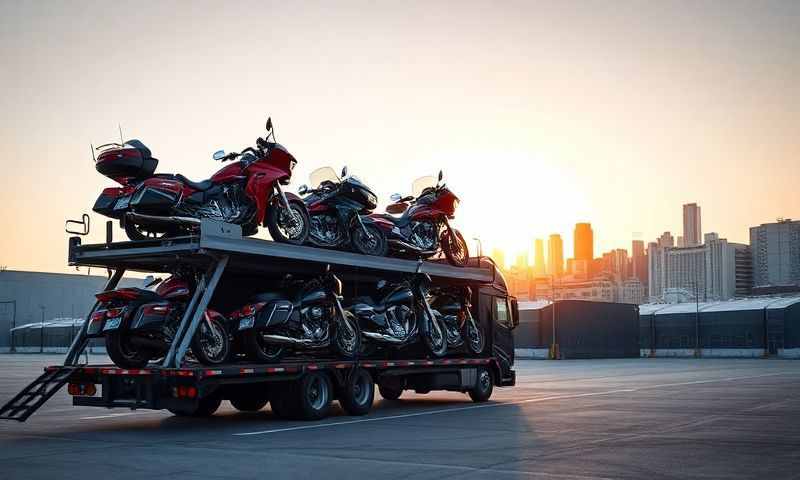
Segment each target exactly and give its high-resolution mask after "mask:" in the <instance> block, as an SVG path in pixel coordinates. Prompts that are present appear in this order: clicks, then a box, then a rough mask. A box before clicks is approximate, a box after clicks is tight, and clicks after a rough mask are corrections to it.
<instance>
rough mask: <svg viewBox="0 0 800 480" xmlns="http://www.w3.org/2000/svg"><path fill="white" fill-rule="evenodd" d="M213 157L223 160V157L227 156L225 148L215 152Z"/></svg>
mask: <svg viewBox="0 0 800 480" xmlns="http://www.w3.org/2000/svg"><path fill="white" fill-rule="evenodd" d="M212 157H213V158H214V160H222V159H223V158H225V150H217V151H216V152H214V155H212Z"/></svg>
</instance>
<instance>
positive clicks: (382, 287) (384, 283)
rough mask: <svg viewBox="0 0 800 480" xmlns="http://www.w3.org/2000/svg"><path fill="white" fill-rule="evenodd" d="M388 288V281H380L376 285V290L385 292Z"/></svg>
mask: <svg viewBox="0 0 800 480" xmlns="http://www.w3.org/2000/svg"><path fill="white" fill-rule="evenodd" d="M385 287H386V280H378V283H376V284H375V288H377V289H378V290H383V289H384V288H385Z"/></svg>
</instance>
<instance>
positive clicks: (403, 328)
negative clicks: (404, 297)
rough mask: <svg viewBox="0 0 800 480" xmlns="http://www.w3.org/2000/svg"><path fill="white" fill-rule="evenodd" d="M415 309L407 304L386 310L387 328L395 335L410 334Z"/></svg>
mask: <svg viewBox="0 0 800 480" xmlns="http://www.w3.org/2000/svg"><path fill="white" fill-rule="evenodd" d="M412 313H413V311H412V310H411V309H410V308H409V307H408V306H406V305H398V306H395V307H391V308H389V309H388V310H387V311H386V329H387V330H388V331H389V332H388V333H390V334H391V335H392V336H393V337H397V338H404V337H405V336H406V335H408V327H409V319H410V317H411V314H412Z"/></svg>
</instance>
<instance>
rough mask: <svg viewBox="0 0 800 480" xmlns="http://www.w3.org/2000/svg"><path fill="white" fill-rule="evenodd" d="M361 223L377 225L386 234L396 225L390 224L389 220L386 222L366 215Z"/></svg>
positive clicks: (383, 219)
mask: <svg viewBox="0 0 800 480" xmlns="http://www.w3.org/2000/svg"><path fill="white" fill-rule="evenodd" d="M361 221H362V222H364V225H367V224H371V225H375V226H376V227H378V228H380V229H381V230H383V231H384V232H391V231H392V228H394V223H392V222H390V221H389V220H386V219H385V218H380V217H371V216H368V215H365V216H362V217H361Z"/></svg>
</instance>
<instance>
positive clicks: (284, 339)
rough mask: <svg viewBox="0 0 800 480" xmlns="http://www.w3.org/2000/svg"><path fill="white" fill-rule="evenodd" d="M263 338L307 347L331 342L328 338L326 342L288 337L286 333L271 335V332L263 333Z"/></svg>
mask: <svg viewBox="0 0 800 480" xmlns="http://www.w3.org/2000/svg"><path fill="white" fill-rule="evenodd" d="M261 338H263V339H264V341H266V342H269V343H280V344H284V345H294V346H300V347H305V348H322V347H327V346H328V343H329V342H328V341H327V340H326V341H324V342H316V341H314V340H308V339H302V338H292V337H287V336H284V335H271V334H269V335H267V334H264V335H261Z"/></svg>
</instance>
